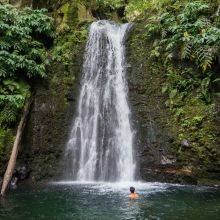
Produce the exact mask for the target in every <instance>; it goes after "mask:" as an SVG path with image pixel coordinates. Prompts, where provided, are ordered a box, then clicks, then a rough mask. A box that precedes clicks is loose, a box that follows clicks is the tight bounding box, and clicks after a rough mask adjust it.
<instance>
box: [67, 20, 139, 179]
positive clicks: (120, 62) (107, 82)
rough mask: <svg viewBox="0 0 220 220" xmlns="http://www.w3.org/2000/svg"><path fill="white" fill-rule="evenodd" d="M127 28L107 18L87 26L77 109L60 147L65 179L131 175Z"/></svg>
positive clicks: (131, 151)
mask: <svg viewBox="0 0 220 220" xmlns="http://www.w3.org/2000/svg"><path fill="white" fill-rule="evenodd" d="M129 27H130V24H121V25H118V24H116V23H114V22H110V21H106V20H100V21H97V22H93V23H92V25H91V27H90V34H89V39H88V43H87V47H86V53H85V58H84V65H83V73H82V79H81V88H80V94H79V101H78V108H77V114H76V118H75V120H74V122H73V126H72V131H71V135H70V138H69V141H68V143H67V147H66V152H65V161H66V166H65V178H66V179H68V180H77V181H111V182H118V181H132V180H133V179H134V173H135V161H134V159H133V146H132V145H133V130H132V127H131V124H130V109H129V105H128V100H127V90H128V89H127V82H126V68H125V46H124V41H125V35H126V32H127V30H128V29H129Z"/></svg>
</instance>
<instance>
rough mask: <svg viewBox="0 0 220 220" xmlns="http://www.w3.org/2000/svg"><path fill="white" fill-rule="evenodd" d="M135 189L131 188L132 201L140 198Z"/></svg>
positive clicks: (130, 196)
mask: <svg viewBox="0 0 220 220" xmlns="http://www.w3.org/2000/svg"><path fill="white" fill-rule="evenodd" d="M134 191H135V188H134V187H133V186H131V187H130V192H131V194H130V195H129V198H130V199H137V198H138V197H139V196H138V194H137V193H135V192H134Z"/></svg>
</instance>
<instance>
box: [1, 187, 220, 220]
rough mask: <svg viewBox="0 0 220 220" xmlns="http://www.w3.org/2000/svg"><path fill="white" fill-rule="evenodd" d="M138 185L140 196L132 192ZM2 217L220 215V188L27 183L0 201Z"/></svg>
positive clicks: (197, 219) (210, 218)
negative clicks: (29, 185) (36, 184)
mask: <svg viewBox="0 0 220 220" xmlns="http://www.w3.org/2000/svg"><path fill="white" fill-rule="evenodd" d="M130 185H134V186H135V187H136V189H137V192H138V193H139V195H140V198H139V199H138V200H135V201H132V200H130V199H129V198H128V194H129V191H128V189H129V186H130ZM0 219H1V220H4V219H7V220H10V219H16V220H20V219H24V220H28V219H48V220H50V219H74V220H78V219H103V220H108V219H112V220H117V219H168V220H172V219H187V220H191V219H193V220H203V219H208V220H214V219H220V189H217V188H207V187H192V186H178V185H169V184H159V183H132V184H131V183H127V184H104V183H100V184H93V183H87V184H82V183H53V184H48V185H44V186H40V187H37V188H29V187H27V186H22V187H20V188H19V189H18V190H16V191H11V192H10V193H9V194H8V196H7V198H6V199H4V200H2V201H1V202H0Z"/></svg>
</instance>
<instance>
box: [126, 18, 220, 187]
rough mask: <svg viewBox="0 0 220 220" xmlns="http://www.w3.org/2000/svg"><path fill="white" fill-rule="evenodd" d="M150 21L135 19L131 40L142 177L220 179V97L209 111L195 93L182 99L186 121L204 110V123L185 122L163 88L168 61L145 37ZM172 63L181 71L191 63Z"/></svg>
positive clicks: (188, 180)
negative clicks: (157, 54) (171, 106)
mask: <svg viewBox="0 0 220 220" xmlns="http://www.w3.org/2000/svg"><path fill="white" fill-rule="evenodd" d="M146 22H147V19H143V20H139V21H137V22H136V23H135V24H134V26H133V28H132V30H131V32H130V34H129V36H128V39H127V44H126V46H127V66H128V68H127V74H128V85H129V99H130V105H131V109H132V117H133V118H132V122H133V126H134V128H135V129H136V140H135V141H136V142H135V144H134V145H135V146H136V158H137V159H136V160H137V161H138V162H139V176H140V177H141V178H142V179H143V180H146V181H163V182H174V183H190V184H197V183H198V184H200V183H201V184H203V183H205V184H209V183H210V182H212V183H214V182H215V183H216V184H218V183H219V171H220V169H219V159H218V155H219V147H218V146H219V142H218V140H219V138H218V137H219V136H218V135H219V132H218V130H219V119H218V116H217V115H218V114H216V112H218V111H219V110H218V104H217V103H218V102H217V100H216V103H215V107H216V108H215V110H210V109H211V108H210V106H206V105H205V104H204V103H202V102H201V101H200V100H199V98H198V97H196V96H193V97H192V96H191V95H190V97H189V98H187V99H186V100H185V101H183V102H182V105H183V106H184V107H183V108H184V109H186V110H185V114H186V120H188V119H190V118H193V117H194V116H195V117H196V115H201V117H203V118H204V121H203V124H202V125H200V126H198V127H196V126H194V127H193V126H191V127H189V129H185V128H184V127H183V126H182V125H181V124H180V120H179V119H178V118H177V117H176V115H175V114H174V113H172V111H170V109H169V108H168V107H167V105H166V100H167V98H168V97H167V96H166V95H164V94H163V93H162V85H163V84H164V83H165V82H166V80H167V79H166V74H165V73H166V71H168V70H167V67H168V64H166V65H164V63H163V60H162V58H161V59H153V58H151V56H150V51H151V48H152V46H153V42H151V41H147V40H146V38H145V33H146V30H145V25H146ZM170 65H171V66H169V68H172V70H173V71H175V72H176V73H177V74H178V73H179V72H184V71H185V70H186V69H188V68H189V65H185V64H183V63H180V62H179V61H176V62H175V63H173V64H170ZM194 92H195V91H192V93H194ZM210 134H212V135H213V136H215V137H216V139H215V142H213V140H209V139H208V138H207V137H209V135H210ZM204 140H205V141H204ZM210 179H211V181H210Z"/></svg>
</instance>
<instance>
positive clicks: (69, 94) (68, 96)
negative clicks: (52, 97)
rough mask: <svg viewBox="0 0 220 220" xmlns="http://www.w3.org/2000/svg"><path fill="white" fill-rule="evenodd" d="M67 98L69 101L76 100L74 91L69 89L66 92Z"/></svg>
mask: <svg viewBox="0 0 220 220" xmlns="http://www.w3.org/2000/svg"><path fill="white" fill-rule="evenodd" d="M66 99H67V101H70V102H71V101H74V96H73V92H72V91H68V92H67V94H66Z"/></svg>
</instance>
